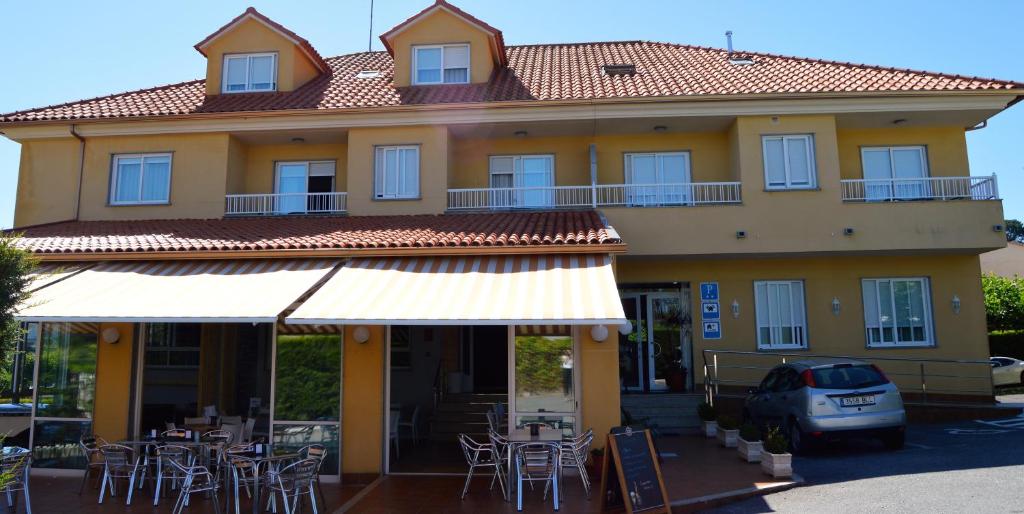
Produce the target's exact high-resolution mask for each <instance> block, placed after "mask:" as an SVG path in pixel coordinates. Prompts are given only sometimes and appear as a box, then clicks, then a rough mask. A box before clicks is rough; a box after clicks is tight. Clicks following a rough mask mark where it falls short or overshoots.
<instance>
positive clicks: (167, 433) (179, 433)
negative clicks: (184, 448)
mask: <svg viewBox="0 0 1024 514" xmlns="http://www.w3.org/2000/svg"><path fill="white" fill-rule="evenodd" d="M160 437H172V438H176V439H184V438H185V429H184V428H172V429H170V430H164V431H163V432H160Z"/></svg>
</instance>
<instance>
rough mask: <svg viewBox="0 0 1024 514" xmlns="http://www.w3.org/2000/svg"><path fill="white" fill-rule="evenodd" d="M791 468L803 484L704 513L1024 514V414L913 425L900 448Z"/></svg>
mask: <svg viewBox="0 0 1024 514" xmlns="http://www.w3.org/2000/svg"><path fill="white" fill-rule="evenodd" d="M793 468H794V471H795V472H796V473H798V474H800V475H802V476H803V477H804V479H805V480H806V482H807V485H805V486H803V487H798V488H795V489H791V490H789V491H784V492H781V493H776V494H771V495H768V496H764V497H760V498H752V499H750V500H747V501H744V502H740V503H734V504H730V505H726V506H723V507H721V508H718V509H715V510H711V511H709V512H715V513H722V514H724V513H760V512H798V513H831V512H843V513H845V512H855V513H875V512H887V513H888V512H912V513H918V512H921V513H924V512H927V513H932V512H951V513H967V514H983V513H984V514H987V513H1000V512H1012V513H1024V416H1021V417H1018V418H1012V419H1009V420H1000V421H996V422H988V423H985V422H977V421H965V422H956V423H946V424H935V425H912V426H910V427H908V428H907V446H906V448H904V449H903V450H900V451H896V452H890V451H886V450H885V449H883V448H882V446H881V445H880V444H878V443H875V442H873V441H850V442H847V443H843V444H840V445H838V447H836V448H827V449H825V450H820V451H818V452H815V453H814V454H812V455H809V456H806V457H797V458H795V459H794V461H793Z"/></svg>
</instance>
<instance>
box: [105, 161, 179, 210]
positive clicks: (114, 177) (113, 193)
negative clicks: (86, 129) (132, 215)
mask: <svg viewBox="0 0 1024 514" xmlns="http://www.w3.org/2000/svg"><path fill="white" fill-rule="evenodd" d="M154 157H166V158H167V184H166V185H165V188H166V190H167V195H166V198H165V199H163V200H143V199H142V187H143V185H144V184H145V177H146V159H147V158H154ZM121 159H142V164H141V165H140V167H139V191H138V196H137V198H138V200H120V201H119V200H117V193H118V190H117V184H118V174H120V172H121V169H120V166H119V165H118V163H119V162H120V160H121ZM110 168H111V169H110V194H109V196H108V200H107V201H108V202H109V203H110V205H168V204H170V203H171V176H172V175H174V155H173V154H172V153H170V152H163V153H123V154H114V155H113V156H112V157H111V159H110Z"/></svg>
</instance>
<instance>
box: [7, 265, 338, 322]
mask: <svg viewBox="0 0 1024 514" xmlns="http://www.w3.org/2000/svg"><path fill="white" fill-rule="evenodd" d="M337 264H338V261H336V260H321V259H306V260H303V259H249V260H207V261H145V262H139V261H132V262H123V261H122V262H106V263H102V264H98V265H96V266H95V267H92V268H89V269H86V270H84V271H81V272H79V273H77V274H75V275H73V276H70V277H68V278H65V279H64V280H61V281H59V282H56V283H54V284H52V285H50V286H48V287H44V288H42V289H39V290H38V291H36V292H34V293H33V294H32V296H31V297H30V298H29V300H28V305H26V306H23V307H21V308H20V309H19V310H18V313H17V318H18V319H20V320H21V321H69V322H70V321H91V322H112V321H125V322H182V323H185V322H211V323H213V322H220V323H233V322H238V323H241V322H252V323H270V322H273V321H275V320H276V319H277V317H278V315H280V314H281V313H282V312H284V311H285V310H286V309H288V307H289V306H290V305H292V304H293V303H294V302H295V301H296V300H297V299H298V298H299V297H300V296H302V295H303V294H305V293H306V292H308V291H309V290H310V289H312V288H313V287H314V286H315V285H317V283H319V282H320V281H321V280H323V279H324V278H325V277H326V276H327V275H328V273H330V272H331V270H332V269H334V267H335V266H336V265H337Z"/></svg>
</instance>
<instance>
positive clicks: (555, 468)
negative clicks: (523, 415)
mask: <svg viewBox="0 0 1024 514" xmlns="http://www.w3.org/2000/svg"><path fill="white" fill-rule="evenodd" d="M512 460H513V464H514V466H515V474H516V510H519V511H521V510H523V482H527V483H531V484H532V483H533V482H544V483H545V485H544V499H545V500H547V495H548V491H549V490H551V491H553V494H552V495H551V496H552V502H553V505H554V509H555V510H558V508H559V506H560V505H559V504H560V503H561V501H560V498H559V494H560V491H559V484H558V478H559V475H560V474H561V472H562V470H561V460H562V445H561V444H560V443H533V444H527V445H522V446H516V448H515V451H514V453H513V455H512Z"/></svg>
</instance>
